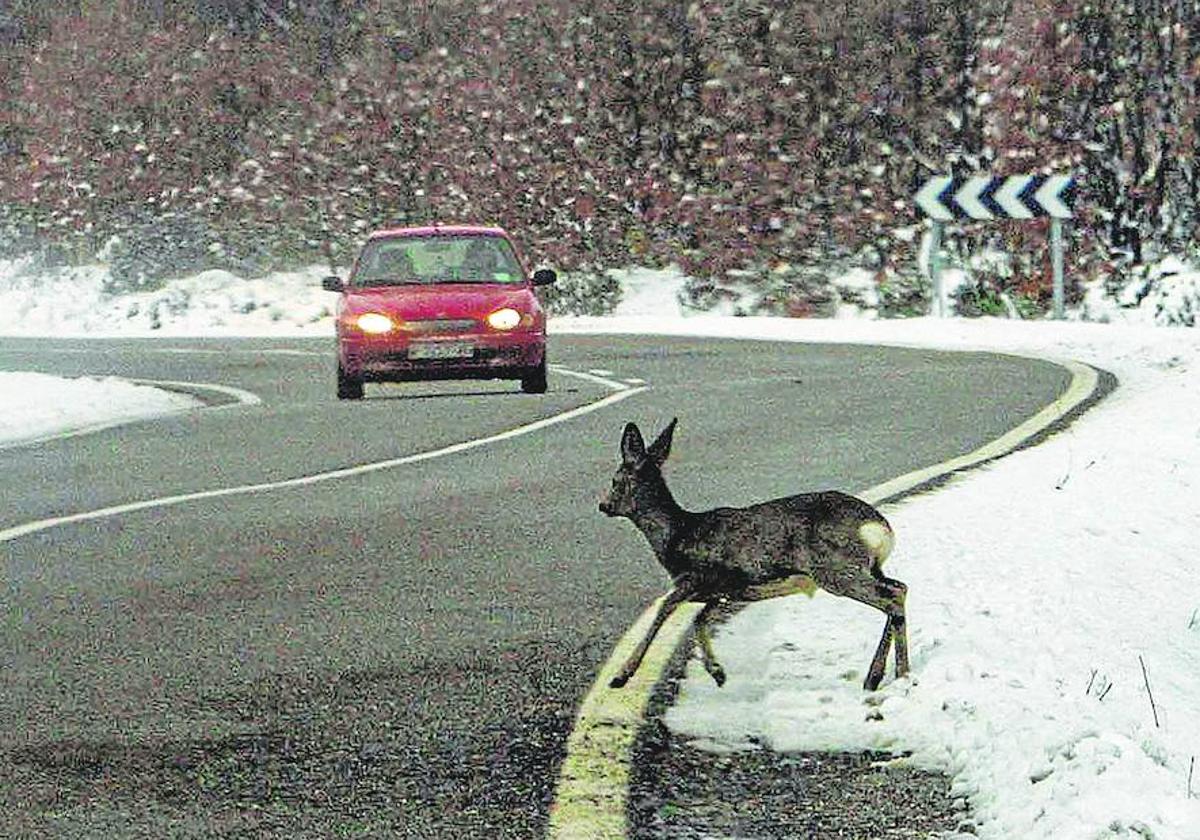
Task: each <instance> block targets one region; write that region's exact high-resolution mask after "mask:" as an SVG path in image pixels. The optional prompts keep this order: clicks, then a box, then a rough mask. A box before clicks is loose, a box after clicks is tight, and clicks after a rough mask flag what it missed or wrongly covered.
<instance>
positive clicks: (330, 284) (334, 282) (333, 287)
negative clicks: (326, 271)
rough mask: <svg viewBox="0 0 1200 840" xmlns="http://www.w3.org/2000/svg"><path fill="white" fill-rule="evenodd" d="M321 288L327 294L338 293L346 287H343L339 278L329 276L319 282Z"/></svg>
mask: <svg viewBox="0 0 1200 840" xmlns="http://www.w3.org/2000/svg"><path fill="white" fill-rule="evenodd" d="M321 288H322V289H324V290H325V291H327V292H340V291H342V290H343V289H345V288H346V287H345V285H343V283H342V278H341V277H338V276H336V275H332V274H331V275H330V276H329V277H325V278H323V279H322V280H321Z"/></svg>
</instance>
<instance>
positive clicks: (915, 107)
mask: <svg viewBox="0 0 1200 840" xmlns="http://www.w3.org/2000/svg"><path fill="white" fill-rule="evenodd" d="M1198 144H1200V2H1197V0H1186V1H1185V0H1158V2H1154V0H1106V2H1102V3H1100V2H1085V0H854V2H849V0H831V1H830V2H820V3H818V2H805V1H803V0H790V2H784V1H783V0H723V2H716V1H715V0H695V2H689V1H688V0H638V2H632V1H631V0H588V2H581V0H554V2H551V3H545V2H536V0H484V1H483V2H476V3H466V2H461V0H173V1H172V2H166V0H107V1H105V0H0V256H5V255H7V256H10V257H11V256H13V255H19V254H29V253H35V254H38V255H39V258H41V259H45V260H47V261H50V262H51V263H53V262H54V261H68V262H69V261H82V260H89V259H103V260H105V261H108V262H109V263H110V264H111V266H112V276H113V281H112V282H113V284H114V285H115V286H121V287H131V288H136V287H139V286H143V285H151V284H155V283H160V282H162V280H163V279H164V278H167V277H169V276H171V275H172V274H179V273H181V272H187V271H194V270H197V269H200V268H205V267H226V268H229V269H230V270H237V271H242V272H246V273H250V274H253V273H255V272H264V271H268V270H270V269H272V268H275V267H279V266H284V265H295V264H300V263H312V262H318V261H324V260H327V259H328V260H332V261H333V262H335V263H337V264H341V265H344V264H345V263H346V262H347V261H348V260H349V258H350V256H349V255H351V254H352V253H353V251H354V249H355V247H356V245H357V243H358V242H359V241H360V240H361V238H362V236H363V235H364V233H365V232H366V231H368V230H370V229H372V228H376V227H380V226H384V225H392V224H404V223H415V222H432V221H439V222H454V221H478V222H488V223H498V224H501V225H504V226H505V227H507V228H509V229H511V230H512V231H513V232H514V233H516V234H517V235H518V237H519V239H520V240H521V241H522V242H523V243H524V244H525V247H526V249H527V251H528V252H529V256H530V257H531V259H532V261H534V262H536V263H538V264H546V265H552V266H554V267H556V268H557V269H559V271H560V272H565V273H567V274H570V275H572V276H574V277H576V278H590V280H589V281H588V282H586V283H578V284H577V286H576V287H575V290H574V291H573V292H571V291H568V292H566V294H568V295H570V294H574V295H575V296H576V298H577V299H576V300H575V305H576V307H577V308H580V309H585V310H586V309H589V308H597V307H600V308H602V307H603V305H604V304H603V302H604V299H605V294H606V292H607V291H610V290H608V289H607V288H606V286H605V282H604V279H603V278H604V270H605V269H608V268H613V267H623V266H630V265H648V266H656V265H667V264H677V265H679V266H681V267H682V268H683V269H684V270H685V271H687V272H688V274H689V275H690V276H691V277H693V278H694V284H693V287H692V293H693V296H694V297H695V299H696V301H697V304H698V305H702V304H703V303H704V302H705V300H711V299H713V298H714V296H719V295H720V294H721V290H722V288H723V287H724V286H725V285H727V284H729V283H732V282H737V283H744V284H751V285H757V286H758V287H759V288H760V289H761V290H762V292H763V294H762V299H763V301H764V306H765V307H767V308H769V309H772V310H773V311H778V312H782V313H785V314H791V315H808V314H821V301H822V299H823V298H822V294H823V291H822V287H823V284H824V283H825V280H824V278H826V277H827V276H828V275H829V273H830V272H832V271H837V270H842V269H846V268H850V267H857V268H863V269H866V270H867V271H870V272H873V273H874V276H875V278H876V283H877V284H878V287H879V290H880V297H881V300H883V301H884V302H885V303H886V306H885V307H884V308H885V310H887V311H890V313H891V314H897V315H903V314H915V313H916V312H919V311H921V310H922V307H923V306H924V304H923V302H922V301H923V296H924V295H925V294H926V292H925V291H923V290H922V286H921V271H920V268H919V261H918V257H919V254H918V252H919V250H920V247H921V243H922V241H923V236H922V231H923V230H924V229H925V225H924V222H923V219H922V217H921V215H920V214H919V213H918V212H917V210H916V209H915V207H914V204H913V195H914V194H915V192H916V191H917V189H918V188H919V187H920V185H921V184H922V183H923V182H924V181H925V180H926V179H928V178H929V177H931V176H933V175H938V174H952V175H958V176H969V175H972V174H981V173H991V174H996V175H1008V174H1021V173H1071V174H1073V175H1074V176H1075V179H1076V181H1075V184H1076V187H1075V193H1076V198H1075V208H1076V218H1074V219H1073V220H1071V223H1070V224H1069V225H1068V226H1067V240H1068V246H1067V260H1068V272H1067V274H1068V278H1069V287H1068V295H1078V293H1079V288H1078V287H1079V282H1080V281H1081V280H1082V279H1091V280H1095V279H1101V280H1103V281H1105V282H1111V283H1113V284H1118V283H1121V282H1122V281H1123V280H1124V279H1127V278H1128V277H1129V276H1130V275H1131V273H1133V272H1137V271H1138V270H1140V269H1141V268H1142V267H1144V266H1146V265H1148V264H1150V263H1152V262H1153V261H1155V260H1159V259H1161V258H1163V257H1164V256H1166V255H1177V256H1180V257H1182V258H1185V259H1186V258H1187V257H1189V256H1191V252H1192V250H1193V249H1194V248H1195V243H1196V233H1197V230H1196V228H1197V224H1198V222H1200V168H1198V167H1200V164H1197V160H1198V158H1200V155H1197V151H1198V150H1197V146H1198ZM1046 238H1047V237H1046V226H1045V222H1044V221H1040V222H1039V221H1034V222H1019V223H1018V222H987V223H969V224H953V225H950V226H949V228H948V230H947V232H946V239H945V242H944V248H945V249H946V252H947V253H948V254H949V258H950V260H951V261H952V262H954V261H957V262H959V263H961V264H964V265H971V266H972V267H973V269H974V270H973V274H972V277H973V278H974V279H973V283H974V284H975V285H974V287H973V290H972V294H974V295H976V303H978V304H981V305H982V306H983V309H984V311H986V304H987V303H988V301H991V300H994V299H995V298H996V296H998V295H1001V294H1003V295H1005V296H1007V298H1008V299H1010V300H1017V301H1019V303H1020V307H1019V308H1020V309H1021V311H1029V312H1039V311H1044V310H1045V308H1046V306H1047V305H1048V301H1049V296H1050V280H1049V268H1048V264H1049V260H1048V259H1047V254H1046V248H1047V245H1046ZM996 255H1001V258H999V259H997V258H996Z"/></svg>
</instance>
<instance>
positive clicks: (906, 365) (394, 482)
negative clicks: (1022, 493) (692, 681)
mask: <svg viewBox="0 0 1200 840" xmlns="http://www.w3.org/2000/svg"><path fill="white" fill-rule="evenodd" d="M331 351H332V347H331V343H330V341H328V340H319V339H316V340H299V339H241V340H234V339H227V340H217V339H203V340H200V339H158V340H111V341H102V340H60V339H16V338H5V339H0V369H5V370H40V371H44V372H51V373H59V374H64V375H84V374H87V375H120V376H132V377H141V378H152V379H164V380H188V381H201V382H210V383H219V384H223V385H232V386H236V387H240V388H245V389H248V390H250V391H253V392H255V393H257V394H259V395H260V396H261V397H262V399H263V403H262V404H261V405H256V406H239V405H227V406H225V407H222V408H217V409H208V410H203V411H197V412H193V413H190V414H186V415H182V416H177V417H172V418H166V419H162V420H156V421H148V422H142V423H136V424H131V425H128V426H122V427H118V428H114V429H109V430H105V431H101V432H97V433H94V434H90V435H86V436H81V437H75V438H69V439H65V440H61V441H49V442H43V443H39V444H36V445H32V446H28V447H17V448H10V449H3V450H0V487H3V494H4V495H3V498H4V505H3V506H2V507H0V529H2V528H5V527H10V526H13V525H17V524H21V523H25V522H29V521H34V520H39V519H43V518H46V517H53V516H58V515H62V514H65V513H70V512H76V511H82V510H93V509H97V508H102V507H106V506H113V505H122V504H129V503H131V502H136V501H139V500H145V499H151V498H159V497H163V496H170V495H177V494H187V493H194V492H198V491H203V490H210V489H215V488H229V487H238V486H247V485H260V484H269V483H271V482H278V481H283V480H286V479H290V478H295V477H298V476H305V475H313V474H316V473H320V472H323V471H328V470H333V469H340V468H344V467H347V466H353V465H359V464H367V463H372V462H378V461H381V460H386V459H393V458H398V457H403V456H406V455H411V454H414V453H418V452H423V451H427V450H432V449H436V448H439V447H441V446H446V445H449V444H452V443H456V442H459V441H463V440H468V439H473V438H478V437H482V436H487V435H491V434H495V433H498V432H500V431H504V430H506V429H511V428H514V427H516V426H519V425H522V424H525V423H529V422H532V421H534V420H537V419H540V418H545V417H549V416H551V415H553V414H555V413H557V412H561V411H564V410H568V409H570V408H574V407H578V406H581V405H584V404H586V403H589V402H592V401H594V400H596V399H597V398H599V397H600V396H602V395H603V394H604V393H606V392H605V390H604V388H602V387H601V386H598V385H596V384H594V383H591V382H588V381H586V380H582V379H578V378H574V377H569V376H565V375H562V374H558V373H552V375H551V381H550V393H548V394H546V395H544V396H535V395H525V394H521V393H520V392H519V387H518V386H517V384H516V383H504V382H497V383H487V382H466V383H444V382H443V383H439V382H431V383H421V384H411V385H388V386H370V385H369V386H368V389H367V399H366V400H365V401H363V402H362V403H343V402H338V401H337V400H336V399H335V398H334V393H333V364H332V355H331ZM551 361H552V363H553V364H558V365H563V366H565V367H568V368H570V369H572V370H576V371H589V370H591V371H603V372H604V375H606V376H608V377H610V378H613V379H617V380H621V379H633V378H637V379H642V380H645V381H646V382H647V383H648V384H649V386H650V388H649V390H647V391H646V392H645V393H642V394H639V395H637V396H635V397H632V398H631V399H629V400H626V401H624V402H622V403H620V404H619V405H616V406H612V407H609V408H605V409H602V410H600V411H597V412H594V413H590V414H586V415H583V416H581V417H578V418H576V419H573V420H571V421H569V422H566V423H562V424H558V425H554V426H550V427H547V428H545V429H542V430H540V431H538V432H536V433H534V434H530V435H525V436H521V437H516V438H511V439H507V440H504V441H501V442H497V443H494V444H489V445H488V446H485V447H481V448H477V449H473V450H470V451H467V452H460V453H457V454H453V455H449V456H446V457H442V458H437V459H433V460H427V461H420V462H417V463H410V464H405V465H400V466H396V467H394V468H390V469H385V470H379V471H375V472H370V473H366V474H358V475H352V476H348V477H345V478H340V479H337V480H331V481H324V482H318V483H314V484H309V485H304V486H299V487H294V486H293V487H286V488H280V489H260V490H257V491H254V492H244V493H239V494H235V495H228V496H221V497H216V498H210V499H205V500H196V501H188V502H183V503H180V504H176V505H172V506H169V507H152V508H148V509H144V510H139V511H135V512H130V513H126V514H122V515H117V516H111V517H104V518H100V519H96V520H92V521H87V522H80V523H74V524H68V525H62V526H58V527H54V528H49V529H47V530H43V531H39V532H37V533H34V534H31V535H27V536H24V537H20V538H17V539H15V540H11V541H7V542H3V543H0V563H2V566H0V568H2V569H3V580H4V584H5V586H4V588H3V589H2V590H0V614H2V615H3V618H4V621H3V624H0V668H2V671H0V825H4V826H6V827H7V831H8V833H9V834H10V835H12V836H30V837H99V836H108V837H165V836H171V837H272V836H286V837H336V836H378V835H383V834H386V835H389V836H399V837H414V838H443V837H445V838H463V837H480V838H484V837H486V838H496V837H513V838H516V837H521V838H528V837H538V836H541V834H542V833H543V832H544V830H545V824H546V815H547V811H548V808H549V805H550V799H551V796H552V793H553V786H554V781H555V774H556V771H557V765H558V763H559V762H560V761H561V758H562V751H563V742H564V740H565V737H566V734H567V732H568V731H569V728H570V725H571V722H572V718H573V715H574V711H575V708H576V706H577V704H578V702H579V701H580V699H581V698H582V696H583V694H584V692H585V691H586V690H587V688H588V687H589V685H590V684H591V681H592V679H593V677H594V674H595V671H596V669H597V667H598V665H599V664H600V663H601V662H603V661H604V659H605V658H606V657H607V656H608V653H609V651H610V650H611V647H612V645H613V643H614V642H615V641H616V639H617V638H618V637H619V636H620V635H621V633H622V632H623V631H624V630H625V628H626V627H627V626H628V624H629V623H630V622H631V621H632V620H633V619H634V618H635V617H636V615H637V614H638V613H639V612H640V611H641V610H642V609H643V608H644V606H645V605H646V603H648V602H649V601H650V600H651V599H652V598H654V597H656V596H657V595H658V594H661V592H662V591H663V589H664V588H665V586H666V584H667V581H666V578H665V575H664V574H663V573H662V572H661V571H660V570H659V569H657V568H656V567H655V565H654V561H653V559H652V557H651V555H650V553H649V551H648V549H647V548H646V546H645V545H644V543H643V541H642V538H641V537H640V536H639V535H638V534H637V533H636V532H635V531H633V529H632V527H630V526H628V524H627V523H623V522H614V521H611V520H608V519H607V518H605V517H603V516H601V515H600V514H598V513H597V511H596V502H597V499H598V498H599V495H600V493H601V492H602V490H603V489H604V488H605V487H606V486H607V484H608V481H609V478H610V476H611V472H612V470H613V468H614V467H615V465H616V459H617V446H618V441H619V437H620V432H621V428H622V426H623V425H624V423H625V422H626V421H628V420H634V421H636V422H638V423H639V424H641V425H642V426H643V429H644V430H645V431H646V432H647V434H654V433H656V432H657V430H658V428H660V427H661V426H662V425H663V424H665V423H666V422H667V421H668V420H669V419H670V418H671V417H673V416H678V417H679V418H680V424H679V429H678V431H677V433H676V435H675V446H674V447H673V454H672V464H671V468H670V472H669V478H670V480H671V482H672V487H673V488H674V489H675V492H676V496H677V497H678V499H679V501H680V502H681V503H683V504H684V505H685V506H687V507H691V508H703V507H709V506H713V505H717V504H745V503H748V502H751V501H755V500H759V499H764V498H769V497H771V496H776V495H783V494H788V493H795V492H801V491H805V490H815V489H823V488H828V487H839V488H843V489H849V490H854V489H856V488H863V487H867V486H870V485H872V484H875V483H879V482H880V481H882V480H884V479H887V478H890V477H892V476H895V475H898V474H900V473H903V472H906V471H908V470H910V469H913V468H915V467H918V466H923V465H926V464H929V463H933V462H936V461H941V460H944V459H946V458H948V457H951V456H953V455H956V454H960V453H963V452H966V451H970V450H971V449H974V448H975V447H977V446H978V445H979V444H981V443H982V442H984V441H986V440H989V439H991V438H993V437H995V436H997V435H998V434H999V433H1001V432H1003V431H1006V430H1007V429H1009V428H1011V427H1012V426H1014V425H1016V424H1017V423H1019V422H1020V421H1021V420H1023V419H1024V418H1026V417H1028V416H1030V415H1031V414H1033V413H1034V412H1036V411H1037V410H1038V409H1039V408H1040V407H1041V406H1042V405H1044V404H1045V403H1046V402H1048V401H1049V400H1051V399H1053V397H1054V396H1056V395H1057V394H1058V393H1059V392H1060V391H1061V390H1062V389H1063V388H1064V387H1065V385H1066V382H1067V376H1066V374H1065V372H1063V371H1061V370H1060V369H1059V368H1057V367H1055V366H1053V365H1049V364H1046V363H1040V362H1031V361H1029V360H1024V359H1017V358H1013V357H1006V356H997V355H991V354H953V355H952V354H939V353H934V352H929V351H921V350H912V349H886V348H869V347H852V346H836V345H835V346H819V345H783V344H771V343H767V344H764V343H757V342H739V341H717V340H704V339H665V338H653V337H649V338H647V337H642V338H636V337H613V336H608V337H599V336H597V337H569V338H568V337H554V338H552V339H551ZM700 771H701V776H703V772H702V771H703V766H701V767H700ZM652 776H653V774H651V776H650V777H652ZM639 795H640V797H641V798H640V799H639V801H642V802H645V797H646V796H650V797H651V798H652V797H653V792H651V793H649V794H647V793H645V791H642V792H641V793H640V794H639Z"/></svg>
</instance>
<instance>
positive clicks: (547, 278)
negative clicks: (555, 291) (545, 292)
mask: <svg viewBox="0 0 1200 840" xmlns="http://www.w3.org/2000/svg"><path fill="white" fill-rule="evenodd" d="M557 279H558V275H557V274H555V273H554V269H553V268H539V269H538V270H537V271H535V272H533V285H535V286H549V285H550V284H551V283H553V282H554V281H555V280H557Z"/></svg>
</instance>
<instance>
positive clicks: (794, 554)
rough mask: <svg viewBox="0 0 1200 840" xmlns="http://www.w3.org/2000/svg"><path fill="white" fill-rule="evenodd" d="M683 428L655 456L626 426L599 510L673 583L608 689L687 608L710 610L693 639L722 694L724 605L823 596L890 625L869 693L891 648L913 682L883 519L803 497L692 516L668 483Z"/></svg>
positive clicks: (829, 495) (836, 498)
mask: <svg viewBox="0 0 1200 840" xmlns="http://www.w3.org/2000/svg"><path fill="white" fill-rule="evenodd" d="M677 420H678V418H676V419H675V420H672V421H671V422H670V423H669V424H668V425H667V427H666V428H665V429H664V430H663V431H662V434H660V435H659V436H658V439H657V440H656V441H654V443H653V444H651V446H650V448H649V449H647V448H646V444H645V441H644V440H643V439H642V433H641V432H640V431H639V430H638V427H637V426H635V425H634V424H633V423H629V424H627V425H626V426H625V433H624V435H623V436H622V437H621V465H620V466H619V467H617V472H616V475H614V476H613V482H612V490H611V491H610V492H609V494H608V497H607V498H606V499H604V501H602V502H601V503H600V510H601V512H602V513H606V514H608V515H609V516H624V517H626V518H628V519H630V520H632V521H633V524H634V525H636V526H637V527H638V529H639V530H640V531H641V532H642V533H643V534H644V535H645V537H646V539H647V540H648V541H649V542H650V547H651V548H652V549H654V554H655V555H656V556H657V557H658V562H659V563H661V564H662V565H663V567H664V568H666V570H667V572H668V573H669V574H670V575H671V578H672V579H673V581H674V588H673V589H672V590H671V591H670V592H669V593H668V594H667V596H666V597H665V598H664V599H663V602H662V605H661V606H660V607H659V609H658V614H657V615H655V617H654V621H653V623H652V624H651V625H650V629H649V630H648V631H647V632H646V636H645V638H643V639H642V641H641V642H640V643H639V644H638V646H637V648H636V649H635V650H634V652H633V653H632V654H631V655H630V657H629V659H628V660H627V661H626V662H625V664H624V666H623V667H622V668H621V670H620V672H619V673H618V674H617V675H616V676H615V677H613V679H612V681H611V683H610V685H611V686H612V687H613V688H619V687H620V686H623V685H625V683H626V682H628V681H629V678H630V677H632V676H633V674H634V672H635V671H636V670H637V668H638V665H640V664H641V661H642V657H643V656H644V655H645V653H646V649H647V648H649V647H650V642H651V641H652V640H653V639H654V635H655V634H656V633H657V632H658V630H659V628H660V627H662V624H663V622H664V621H666V619H667V617H668V616H669V615H670V614H671V612H672V611H673V610H674V609H675V608H676V607H677V606H679V604H681V603H683V602H684V601H698V602H703V603H704V605H705V606H704V608H703V609H702V610H701V611H700V614H699V615H698V616H697V617H696V622H695V627H696V639H697V641H698V642H699V644H700V654H701V660H702V662H703V663H704V668H705V670H706V671H708V673H709V674H710V675H712V678H713V679H714V680H716V682H717V685H723V684H724V683H725V671H724V669H723V668H722V667H721V666H720V664H719V663H718V662H717V661H716V659H715V658H714V657H713V651H712V638H711V636H710V634H709V630H708V622H709V620H710V619H711V618H712V615H713V613H714V611H715V609H716V608H717V606H718V605H719V604H720V603H721V601H723V600H727V601H732V602H747V601H761V600H765V599H767V598H777V597H780V596H782V595H792V594H794V593H797V592H804V593H806V594H808V595H812V593H813V592H814V591H815V590H816V589H817V587H820V588H822V589H824V590H826V591H828V592H830V593H832V594H834V595H844V596H846V597H848V598H853V599H854V600H856V601H861V602H862V603H864V604H869V605H870V606H872V607H875V608H876V609H878V610H881V611H882V612H883V613H884V615H886V616H887V621H886V623H885V624H884V627H883V636H882V637H881V638H880V640H879V647H878V648H876V650H875V657H874V658H873V659H872V660H871V665H870V667H869V668H868V670H867V677H866V680H864V682H863V688H865V689H866V690H868V691H874V690H875V689H876V688H878V687H879V682H880V680H882V679H883V672H884V667H885V666H886V663H887V655H888V649H889V648H890V647H891V644H892V640H893V639H894V640H895V642H896V676H897V677H902V676H904V675H905V674H907V673H908V636H907V632H906V630H905V619H904V596H905V593H906V592H907V587H906V586H905V585H904V584H903V583H901V582H900V581H898V580H893V579H891V578H888V577H884V575H883V572H882V571H881V570H880V567H881V566H882V565H883V561H884V560H885V559H887V556H888V553H889V552H890V551H891V550H892V544H893V542H894V536H893V534H892V528H891V526H890V525H889V524H888V522H887V520H886V519H884V518H883V515H882V514H880V513H879V511H877V510H876V509H875V508H873V507H872V506H871V505H869V504H867V503H866V502H864V501H863V500H862V499H857V498H855V497H853V496H848V495H846V494H845V493H839V492H836V491H825V492H820V493H801V494H800V495H798V496H788V497H786V498H782V499H774V500H772V501H769V502H761V503H759V504H755V505H751V506H749V507H744V508H729V507H720V508H716V509H714V510H709V511H704V512H702V513H692V512H690V511H686V510H684V509H683V508H682V507H680V506H679V505H678V504H677V503H676V502H675V499H674V498H673V497H672V496H671V491H670V490H668V489H667V483H666V481H665V480H664V479H663V475H662V465H663V462H665V461H666V460H667V455H668V454H670V451H671V436H672V435H673V434H674V432H675V424H676V422H677Z"/></svg>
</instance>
